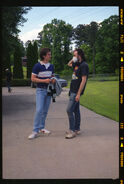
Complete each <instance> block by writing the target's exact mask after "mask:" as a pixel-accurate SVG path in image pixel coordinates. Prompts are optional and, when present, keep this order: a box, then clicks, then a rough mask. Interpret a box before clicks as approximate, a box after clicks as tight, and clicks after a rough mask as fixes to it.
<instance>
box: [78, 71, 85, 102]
mask: <svg viewBox="0 0 124 184" xmlns="http://www.w3.org/2000/svg"><path fill="white" fill-rule="evenodd" d="M86 80H87V76H86V75H85V76H82V81H81V83H80V87H79V89H78V92H77V95H76V97H75V100H76V102H78V101H79V100H80V94H81V92H82V90H83V88H84V86H85V83H86Z"/></svg>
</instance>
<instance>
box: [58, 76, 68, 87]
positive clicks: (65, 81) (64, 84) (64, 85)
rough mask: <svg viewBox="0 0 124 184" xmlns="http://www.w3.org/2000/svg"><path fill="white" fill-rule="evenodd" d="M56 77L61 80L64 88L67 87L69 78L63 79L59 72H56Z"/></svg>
mask: <svg viewBox="0 0 124 184" xmlns="http://www.w3.org/2000/svg"><path fill="white" fill-rule="evenodd" d="M55 77H56V78H57V79H58V81H59V82H60V84H61V87H62V88H63V87H66V86H67V85H68V83H67V80H65V79H61V78H60V77H59V74H55Z"/></svg>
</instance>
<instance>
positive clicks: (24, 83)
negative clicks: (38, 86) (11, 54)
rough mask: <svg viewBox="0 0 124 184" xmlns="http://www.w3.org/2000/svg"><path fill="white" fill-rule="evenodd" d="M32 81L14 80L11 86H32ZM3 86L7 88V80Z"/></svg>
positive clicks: (3, 80) (3, 81)
mask: <svg viewBox="0 0 124 184" xmlns="http://www.w3.org/2000/svg"><path fill="white" fill-rule="evenodd" d="M30 85H31V80H30V79H13V80H12V81H11V86H30ZM2 86H3V87H4V86H6V80H5V79H2Z"/></svg>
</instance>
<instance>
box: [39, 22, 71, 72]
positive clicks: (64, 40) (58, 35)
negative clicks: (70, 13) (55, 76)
mask: <svg viewBox="0 0 124 184" xmlns="http://www.w3.org/2000/svg"><path fill="white" fill-rule="evenodd" d="M72 34H73V27H72V26H71V25H70V24H66V22H64V21H62V20H57V19H53V20H52V22H51V23H49V24H46V25H45V26H44V27H43V30H42V31H41V32H40V33H39V38H40V39H39V41H38V42H40V44H41V48H43V47H49V48H50V49H51V51H52V61H51V62H52V63H53V64H54V66H55V70H56V72H60V71H62V70H63V69H64V66H65V64H66V63H67V62H68V60H69V59H70V53H69V51H70V44H71V41H72Z"/></svg>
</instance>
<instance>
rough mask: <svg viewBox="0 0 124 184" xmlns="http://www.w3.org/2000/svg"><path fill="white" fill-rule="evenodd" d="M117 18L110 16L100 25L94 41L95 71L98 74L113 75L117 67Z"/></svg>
mask: <svg viewBox="0 0 124 184" xmlns="http://www.w3.org/2000/svg"><path fill="white" fill-rule="evenodd" d="M118 38H119V17H118V16H117V15H113V16H110V17H109V18H108V19H105V20H104V21H103V22H101V23H100V28H99V30H98V35H97V39H96V44H95V47H96V57H95V59H96V69H97V72H98V73H114V72H115V70H116V69H117V68H118V67H119V62H118V61H119V54H118V53H119V52H118V51H119V39H118Z"/></svg>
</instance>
